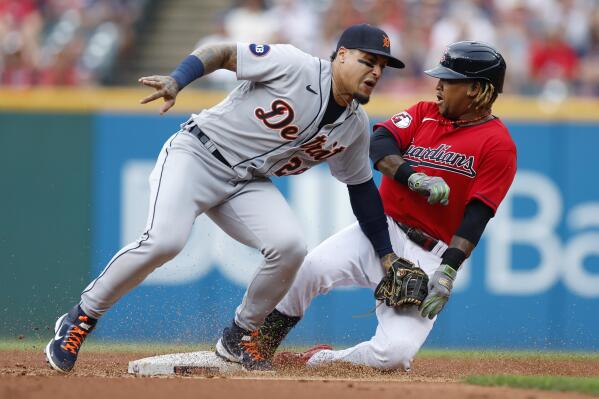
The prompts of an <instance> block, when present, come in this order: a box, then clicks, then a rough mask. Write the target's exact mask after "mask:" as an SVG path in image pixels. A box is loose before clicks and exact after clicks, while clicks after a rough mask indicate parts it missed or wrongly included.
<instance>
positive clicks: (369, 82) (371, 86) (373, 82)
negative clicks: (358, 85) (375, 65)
mask: <svg viewBox="0 0 599 399" xmlns="http://www.w3.org/2000/svg"><path fill="white" fill-rule="evenodd" d="M364 84H365V85H366V86H368V87H370V88H371V89H374V86H376V82H375V81H373V80H365V81H364Z"/></svg>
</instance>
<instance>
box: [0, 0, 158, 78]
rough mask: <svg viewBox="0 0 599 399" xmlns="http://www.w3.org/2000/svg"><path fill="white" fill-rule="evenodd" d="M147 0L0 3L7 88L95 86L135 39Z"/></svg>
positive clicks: (1, 61) (1, 66) (1, 67)
mask: <svg viewBox="0 0 599 399" xmlns="http://www.w3.org/2000/svg"><path fill="white" fill-rule="evenodd" d="M146 3H147V2H146V1H144V0H135V1H128V0H0V38H1V39H0V82H1V84H2V85H3V86H17V87H27V86H33V85H42V86H75V85H86V84H96V83H98V82H100V81H101V79H102V77H103V76H105V74H107V73H108V72H109V71H110V69H111V68H112V67H113V65H114V61H115V60H116V58H117V57H118V54H120V53H122V52H123V51H126V50H127V48H128V47H129V46H131V44H132V41H133V40H134V34H133V32H134V26H135V24H136V22H138V21H139V20H140V17H141V16H142V13H143V8H144V6H145V5H146Z"/></svg>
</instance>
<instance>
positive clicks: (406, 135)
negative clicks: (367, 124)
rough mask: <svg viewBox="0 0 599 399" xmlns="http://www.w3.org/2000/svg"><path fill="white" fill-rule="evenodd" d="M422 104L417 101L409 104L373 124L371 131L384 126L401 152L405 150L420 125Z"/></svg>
mask: <svg viewBox="0 0 599 399" xmlns="http://www.w3.org/2000/svg"><path fill="white" fill-rule="evenodd" d="M423 104H424V103H422V102H419V103H418V104H416V105H413V106H411V107H410V108H408V109H407V110H405V111H403V112H400V113H398V114H395V115H393V116H392V117H391V118H389V119H387V120H386V121H384V122H380V123H377V124H375V125H374V127H373V128H372V129H373V131H375V130H376V129H378V128H379V127H384V128H385V129H387V130H388V131H390V132H391V134H392V135H393V137H395V140H397V143H398V144H399V148H400V150H401V151H402V153H403V152H404V151H405V150H407V149H408V146H409V145H410V143H411V142H412V138H413V137H414V134H415V133H416V131H417V130H418V127H419V126H420V123H421V121H422V118H421V115H422V108H423Z"/></svg>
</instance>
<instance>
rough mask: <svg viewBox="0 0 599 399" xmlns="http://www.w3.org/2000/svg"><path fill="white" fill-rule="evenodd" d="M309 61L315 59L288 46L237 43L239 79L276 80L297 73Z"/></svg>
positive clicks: (255, 80)
mask: <svg viewBox="0 0 599 399" xmlns="http://www.w3.org/2000/svg"><path fill="white" fill-rule="evenodd" d="M307 60H309V61H312V60H314V57H312V56H311V55H309V54H306V53H304V52H303V51H301V50H299V49H297V48H295V47H293V46H291V45H288V44H272V45H270V44H253V43H252V44H248V43H237V79H238V80H250V81H254V82H266V81H269V80H275V79H278V78H280V77H282V76H285V75H291V74H292V73H293V72H297V71H298V69H299V68H298V65H302V64H304V63H305V62H306V61H307Z"/></svg>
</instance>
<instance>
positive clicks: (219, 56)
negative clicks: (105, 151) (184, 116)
mask: <svg viewBox="0 0 599 399" xmlns="http://www.w3.org/2000/svg"><path fill="white" fill-rule="evenodd" d="M217 69H228V70H229V71H233V72H236V71H237V45H236V44H209V45H205V46H202V47H200V48H198V49H196V50H194V51H193V52H192V53H191V55H189V56H188V57H187V58H185V59H184V60H183V61H182V62H181V63H180V64H179V66H178V67H177V68H176V69H175V71H174V72H173V73H172V74H171V75H169V76H162V75H153V76H145V77H141V78H139V82H140V83H141V84H143V85H145V86H150V87H153V88H154V89H155V90H156V91H155V92H154V93H153V94H151V95H149V96H147V97H145V98H144V99H142V100H141V101H140V103H141V104H147V103H149V102H152V101H154V100H156V99H159V98H164V104H163V105H162V107H161V108H160V115H163V114H164V113H165V112H167V111H168V110H169V109H171V108H172V107H173V105H175V99H176V97H177V94H178V93H179V91H181V90H182V89H183V87H185V86H186V85H187V84H189V83H190V82H191V81H193V80H195V79H197V78H199V77H201V76H203V75H206V74H209V73H211V72H214V71H216V70H217Z"/></svg>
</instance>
